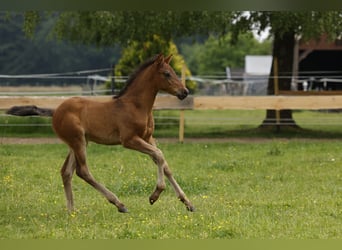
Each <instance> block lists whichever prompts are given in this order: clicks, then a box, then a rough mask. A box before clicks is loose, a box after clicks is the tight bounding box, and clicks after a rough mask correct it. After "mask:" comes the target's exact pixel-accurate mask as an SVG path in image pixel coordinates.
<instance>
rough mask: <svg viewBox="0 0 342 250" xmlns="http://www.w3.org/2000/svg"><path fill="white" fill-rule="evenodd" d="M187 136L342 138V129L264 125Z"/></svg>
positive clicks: (189, 133)
mask: <svg viewBox="0 0 342 250" xmlns="http://www.w3.org/2000/svg"><path fill="white" fill-rule="evenodd" d="M185 137H193V138H204V137H207V138H289V139H291V138H294V139H295V138H312V139H342V131H341V132H337V131H333V132H330V131H323V130H315V129H307V128H301V127H299V126H297V127H293V126H280V127H276V126H263V127H257V128H248V129H236V130H228V129H227V130H219V131H202V132H201V133H191V131H189V132H187V133H186V136H185Z"/></svg>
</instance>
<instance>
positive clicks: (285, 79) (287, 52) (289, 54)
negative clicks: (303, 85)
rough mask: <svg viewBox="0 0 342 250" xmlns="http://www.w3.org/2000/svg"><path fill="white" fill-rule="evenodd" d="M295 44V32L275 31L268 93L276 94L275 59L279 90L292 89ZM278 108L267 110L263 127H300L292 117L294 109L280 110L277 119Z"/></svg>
mask: <svg viewBox="0 0 342 250" xmlns="http://www.w3.org/2000/svg"><path fill="white" fill-rule="evenodd" d="M294 46H295V34H294V32H287V33H284V34H279V33H278V32H275V35H274V42H273V52H272V54H273V62H272V67H271V74H270V77H269V79H268V87H267V94H268V95H274V94H275V91H274V59H275V58H277V60H278V86H279V90H291V76H292V66H293V52H294ZM276 112H277V111H276V110H267V111H266V118H265V120H264V121H263V122H262V124H261V125H260V127H261V128H268V129H272V128H276V129H277V130H279V129H280V127H281V126H290V127H298V126H297V125H296V122H295V121H294V120H293V118H292V110H280V111H279V118H280V119H279V120H278V121H277V114H276Z"/></svg>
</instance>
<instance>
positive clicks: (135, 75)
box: [113, 55, 158, 99]
mask: <svg viewBox="0 0 342 250" xmlns="http://www.w3.org/2000/svg"><path fill="white" fill-rule="evenodd" d="M157 57H158V55H155V56H153V57H151V58H149V59H147V60H146V61H145V62H143V63H142V64H141V65H140V66H139V67H138V68H137V69H136V70H135V71H134V72H133V73H132V74H131V75H130V76H129V78H128V80H127V81H126V85H125V87H123V88H122V89H121V90H120V92H119V93H118V94H117V95H115V96H113V98H115V99H116V98H119V97H120V96H122V95H123V94H125V93H126V91H127V89H128V88H129V87H130V86H131V84H132V82H134V80H135V78H137V76H138V75H139V74H140V72H142V71H143V70H144V69H146V68H147V67H148V66H150V65H152V64H153V63H154V62H155V61H156V59H157Z"/></svg>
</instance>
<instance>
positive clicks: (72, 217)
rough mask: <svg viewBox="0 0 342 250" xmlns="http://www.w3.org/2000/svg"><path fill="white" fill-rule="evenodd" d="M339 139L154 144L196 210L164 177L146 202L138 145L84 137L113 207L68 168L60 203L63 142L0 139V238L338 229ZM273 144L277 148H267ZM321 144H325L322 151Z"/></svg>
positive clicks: (331, 233)
mask: <svg viewBox="0 0 342 250" xmlns="http://www.w3.org/2000/svg"><path fill="white" fill-rule="evenodd" d="M341 146H342V143H341V142H338V141H334V142H331V141H330V142H328V141H316V142H315V141H306V142H305V141H286V142H281V141H268V142H254V143H251V142H248V143H196V144H192V143H189V144H187V143H186V144H161V145H160V148H161V149H162V151H163V152H164V155H165V157H166V159H167V161H168V163H169V165H170V167H171V169H172V170H173V173H174V176H175V178H176V179H177V180H178V182H179V183H180V185H181V186H182V188H183V189H184V191H185V192H186V193H187V196H188V197H189V198H190V200H191V201H192V202H193V203H194V205H195V206H196V208H197V210H196V212H194V213H189V212H187V211H186V209H185V207H184V205H183V204H182V203H181V202H179V201H178V199H177V197H176V196H175V194H174V192H173V190H172V188H171V186H170V184H169V183H167V188H166V190H165V192H164V193H162V194H161V197H160V200H158V201H157V202H156V203H155V204H154V205H153V206H151V205H150V204H149V202H148V196H149V195H150V192H152V191H153V190H154V188H155V184H156V183H155V180H156V167H155V165H154V163H153V162H152V160H151V159H150V158H149V157H147V156H146V155H142V154H140V153H138V152H135V151H130V150H127V149H123V148H121V147H113V146H111V147H110V146H100V145H95V144H90V145H89V147H88V163H89V166H90V169H91V172H92V173H93V175H94V176H95V178H96V179H97V180H99V181H100V182H101V183H103V184H104V185H106V186H107V187H108V188H109V189H110V190H112V191H114V192H115V193H116V194H117V195H118V197H119V198H120V199H121V200H122V201H123V202H124V203H125V205H126V206H127V207H128V209H129V210H130V213H128V214H120V213H118V212H117V210H116V208H115V207H114V206H113V205H111V204H109V203H108V202H106V200H105V199H104V198H102V197H101V195H100V194H99V193H98V192H97V191H95V190H94V189H93V188H92V187H91V186H90V185H88V184H86V183H85V182H84V181H82V180H80V179H79V178H78V177H77V176H76V175H75V177H74V178H73V189H74V197H75V207H76V210H75V211H74V212H72V213H70V214H69V213H68V212H67V211H66V208H65V197H64V191H63V187H62V180H61V178H60V173H59V169H60V167H61V165H62V164H63V161H64V157H65V156H66V154H67V147H66V146H65V145H62V144H58V145H57V144H56V145H1V147H0V186H1V189H0V197H1V203H0V212H1V215H2V216H1V217H0V238H1V239H341V238H342V229H341V219H342V217H341V216H342V211H341V204H342V200H341V195H340V183H341V180H342V179H341V178H342V176H341V168H340V167H341V163H342V156H341V154H340V148H341ZM274 147H277V148H278V149H279V151H281V152H283V154H279V155H272V154H269V153H268V152H270V150H272V148H274ZM327 149H329V151H327Z"/></svg>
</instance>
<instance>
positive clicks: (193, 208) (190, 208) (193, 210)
mask: <svg viewBox="0 0 342 250" xmlns="http://www.w3.org/2000/svg"><path fill="white" fill-rule="evenodd" d="M186 209H187V210H188V211H189V212H195V210H196V209H195V207H194V206H186Z"/></svg>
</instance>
